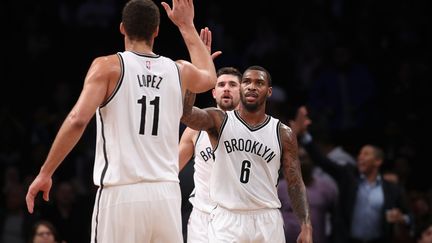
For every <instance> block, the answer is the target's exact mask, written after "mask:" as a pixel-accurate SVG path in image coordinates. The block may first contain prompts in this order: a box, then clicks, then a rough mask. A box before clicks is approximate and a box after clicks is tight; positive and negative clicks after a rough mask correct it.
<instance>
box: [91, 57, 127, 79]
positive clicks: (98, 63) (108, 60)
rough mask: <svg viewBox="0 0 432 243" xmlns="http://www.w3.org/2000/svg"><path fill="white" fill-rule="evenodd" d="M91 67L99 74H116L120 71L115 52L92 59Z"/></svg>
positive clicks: (118, 60)
mask: <svg viewBox="0 0 432 243" xmlns="http://www.w3.org/2000/svg"><path fill="white" fill-rule="evenodd" d="M91 68H92V69H96V70H97V71H99V73H100V74H106V75H117V74H120V72H121V65H120V59H119V57H118V56H117V55H116V54H113V55H108V56H99V57H96V58H95V59H93V62H92V64H91Z"/></svg>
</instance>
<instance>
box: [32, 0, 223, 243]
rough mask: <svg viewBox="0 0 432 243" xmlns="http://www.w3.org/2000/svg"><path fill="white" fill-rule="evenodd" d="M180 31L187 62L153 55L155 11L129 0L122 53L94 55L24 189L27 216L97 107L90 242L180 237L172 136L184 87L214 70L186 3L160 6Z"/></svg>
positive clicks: (196, 85) (199, 88)
mask: <svg viewBox="0 0 432 243" xmlns="http://www.w3.org/2000/svg"><path fill="white" fill-rule="evenodd" d="M162 5H163V7H164V9H165V11H166V12H167V14H168V17H169V18H170V19H171V21H172V22H173V23H174V24H175V25H176V26H177V27H178V29H179V30H180V33H181V34H182V37H183V39H184V41H185V44H186V46H187V48H188V51H189V54H190V57H191V60H192V63H190V62H187V61H183V60H179V61H177V62H174V61H172V60H171V59H169V58H167V57H163V56H160V55H157V54H155V53H154V52H153V45H154V41H155V38H156V36H157V35H158V31H159V22H160V13H159V8H158V7H157V6H156V5H155V4H154V2H153V1H152V0H131V1H128V2H127V3H126V5H125V7H124V8H123V12H122V22H121V24H120V32H121V33H122V34H123V35H124V42H125V51H124V52H119V53H117V54H113V55H109V56H103V57H98V58H96V59H95V60H94V61H93V63H92V64H91V66H90V68H89V70H88V73H87V76H86V78H85V81H84V87H83V90H82V92H81V95H80V97H79V99H78V101H77V103H76V104H75V106H74V107H73V109H72V111H71V112H70V113H69V115H68V117H67V118H66V120H65V121H64V123H63V125H62V126H61V128H60V130H59V132H58V134H57V136H56V138H55V140H54V143H53V145H52V147H51V149H50V152H49V154H48V157H47V159H46V161H45V162H44V164H43V166H42V168H41V170H40V172H39V174H38V176H37V177H36V178H35V180H34V181H33V182H32V184H31V185H30V187H29V189H28V193H27V196H26V202H27V207H28V211H29V212H30V213H33V209H34V199H35V197H36V195H37V194H38V192H39V191H42V192H43V198H44V199H45V200H46V201H48V194H49V191H50V189H51V185H52V179H51V178H52V175H53V173H54V172H55V170H56V168H57V167H58V166H59V165H60V164H61V162H62V161H63V160H64V158H65V157H66V156H67V155H68V153H69V152H70V151H71V150H72V148H73V147H74V146H75V144H76V143H77V142H78V141H79V139H80V137H81V136H82V134H83V132H84V130H85V128H86V126H87V124H88V123H89V121H90V119H91V118H92V117H93V115H94V114H95V112H96V122H97V140H96V152H95V166H94V173H93V175H94V183H95V184H96V185H97V186H99V189H98V192H97V195H96V199H95V206H94V211H93V219H92V233H91V235H92V236H91V242H99V243H100V242H103V243H107V242H108V243H111V242H113V243H114V242H164V243H165V242H168V243H170V242H172V243H178V242H181V241H182V239H183V237H182V231H181V210H180V206H181V194H180V186H179V180H178V140H179V137H178V134H179V121H180V117H181V115H182V112H183V105H182V104H183V94H184V92H185V90H186V89H188V90H193V91H194V92H205V91H207V90H209V89H211V88H212V87H214V85H215V82H216V71H215V67H214V64H213V61H212V58H211V56H210V54H209V52H208V50H207V48H206V46H205V45H204V44H203V42H202V41H201V39H200V37H199V35H198V33H197V31H196V29H195V26H194V23H193V18H194V5H193V1H191V0H174V1H173V3H172V8H171V7H170V6H169V5H168V4H167V3H164V2H162Z"/></svg>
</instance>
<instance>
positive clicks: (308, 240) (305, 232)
mask: <svg viewBox="0 0 432 243" xmlns="http://www.w3.org/2000/svg"><path fill="white" fill-rule="evenodd" d="M312 242H313V240H312V226H311V225H310V224H303V225H302V226H301V231H300V234H299V236H298V237H297V243H312Z"/></svg>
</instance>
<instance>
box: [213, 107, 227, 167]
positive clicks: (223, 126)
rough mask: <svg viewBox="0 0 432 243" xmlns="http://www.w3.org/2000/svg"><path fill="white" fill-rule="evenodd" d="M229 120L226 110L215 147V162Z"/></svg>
mask: <svg viewBox="0 0 432 243" xmlns="http://www.w3.org/2000/svg"><path fill="white" fill-rule="evenodd" d="M227 122H228V112H225V117H224V119H223V121H222V124H221V126H220V131H219V135H218V138H217V142H216V147H215V148H214V149H213V160H214V162H216V157H215V156H216V155H215V154H216V150H217V148H218V147H219V141H220V138H221V136H222V133H223V130H224V128H225V125H226V124H227ZM210 143H211V142H210Z"/></svg>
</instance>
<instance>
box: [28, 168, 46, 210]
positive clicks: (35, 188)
mask: <svg viewBox="0 0 432 243" xmlns="http://www.w3.org/2000/svg"><path fill="white" fill-rule="evenodd" d="M51 186H52V179H51V177H47V176H43V175H40V174H39V175H38V176H37V177H36V179H35V180H34V181H33V182H32V184H31V185H30V187H29V189H28V191H27V195H26V203H27V210H28V211H29V213H33V209H34V201H35V198H36V196H37V194H38V193H39V192H40V191H42V192H43V199H44V200H45V201H49V192H50V190H51Z"/></svg>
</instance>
